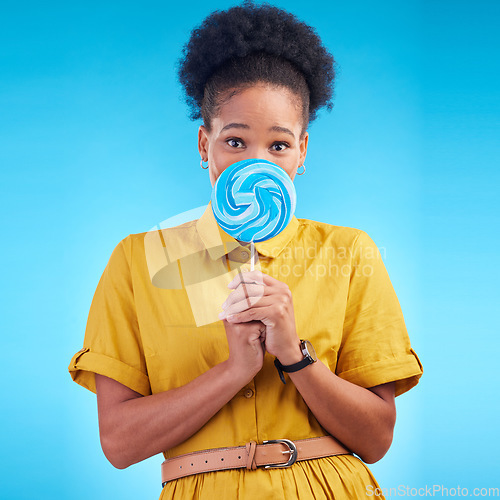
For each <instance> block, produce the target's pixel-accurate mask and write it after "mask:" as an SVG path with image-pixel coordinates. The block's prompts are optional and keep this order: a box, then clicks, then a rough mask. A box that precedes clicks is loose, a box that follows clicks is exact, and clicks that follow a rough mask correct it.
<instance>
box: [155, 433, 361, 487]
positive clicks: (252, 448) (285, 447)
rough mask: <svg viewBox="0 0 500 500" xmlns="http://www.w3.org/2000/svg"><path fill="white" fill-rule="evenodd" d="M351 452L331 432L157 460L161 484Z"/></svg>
mask: <svg viewBox="0 0 500 500" xmlns="http://www.w3.org/2000/svg"><path fill="white" fill-rule="evenodd" d="M346 454H351V452H350V451H349V450H348V449H347V448H345V447H344V446H342V445H341V444H340V443H339V442H338V441H337V440H336V439H335V438H333V437H332V436H322V437H317V438H311V439H299V440H297V441H290V440H288V439H275V440H270V441H264V442H263V443H262V444H257V443H256V442H255V441H250V442H249V443H247V444H246V445H245V446H235V447H233V448H216V449H212V450H203V451H195V452H193V453H187V454H186V455H180V456H178V457H174V458H169V459H167V460H165V461H164V462H163V463H162V464H161V481H162V486H165V484H166V483H167V482H168V481H172V480H173V479H179V478H181V477H186V476H190V475H191V474H200V473H202V472H213V471H218V470H226V469H239V468H243V467H246V468H247V469H256V468H257V467H264V468H265V469H271V468H276V467H278V468H283V467H290V466H291V465H293V464H294V463H295V462H296V461H297V460H311V459H314V458H323V457H329V456H332V455H346Z"/></svg>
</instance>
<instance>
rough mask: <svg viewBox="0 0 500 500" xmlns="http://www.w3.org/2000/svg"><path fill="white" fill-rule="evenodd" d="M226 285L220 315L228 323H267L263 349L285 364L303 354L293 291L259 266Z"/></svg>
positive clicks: (297, 359) (294, 361)
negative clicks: (257, 268) (296, 322)
mask: <svg viewBox="0 0 500 500" xmlns="http://www.w3.org/2000/svg"><path fill="white" fill-rule="evenodd" d="M228 287H229V288H233V289H234V291H233V292H232V293H231V294H229V297H228V298H227V300H226V302H225V303H224V304H223V309H224V311H223V312H222V313H221V314H220V315H219V318H221V319H224V318H225V319H226V321H227V322H228V323H242V322H247V321H252V320H260V321H261V322H262V323H263V324H264V325H265V326H266V334H265V338H264V342H265V348H266V350H267V351H268V352H269V353H270V354H272V355H273V356H276V357H277V358H278V359H279V360H280V362H281V363H282V364H284V365H291V364H293V363H297V362H298V361H300V360H301V359H302V358H303V355H302V353H301V351H300V339H299V337H298V336H297V331H296V329H295V315H294V310H293V302H292V292H291V291H290V289H289V288H288V285H287V284H286V283H283V282H281V281H279V280H277V279H275V278H273V277H271V276H269V275H267V274H264V273H263V272H261V271H259V270H254V271H248V272H243V273H239V274H238V275H237V276H236V277H235V278H234V279H233V281H231V283H229V285H228Z"/></svg>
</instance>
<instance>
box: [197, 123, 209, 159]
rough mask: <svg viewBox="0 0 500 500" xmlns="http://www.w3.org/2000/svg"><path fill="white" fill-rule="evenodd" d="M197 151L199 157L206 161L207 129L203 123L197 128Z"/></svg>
mask: <svg viewBox="0 0 500 500" xmlns="http://www.w3.org/2000/svg"><path fill="white" fill-rule="evenodd" d="M198 151H199V152H200V156H201V159H202V160H203V161H208V131H207V129H206V128H205V126H204V125H200V128H199V129H198Z"/></svg>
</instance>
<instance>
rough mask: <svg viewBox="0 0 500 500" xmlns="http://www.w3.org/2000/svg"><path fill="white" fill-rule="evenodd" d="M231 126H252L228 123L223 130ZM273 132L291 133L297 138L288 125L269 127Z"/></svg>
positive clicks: (247, 127)
mask: <svg viewBox="0 0 500 500" xmlns="http://www.w3.org/2000/svg"><path fill="white" fill-rule="evenodd" d="M230 128H245V129H249V128H250V127H249V126H248V125H247V124H246V123H228V124H227V125H226V126H225V127H223V128H222V130H221V132H224V130H228V129H230ZM269 130H270V131H271V132H283V133H284V134H288V135H291V136H292V137H293V138H294V139H295V134H294V133H293V132H292V131H291V130H290V129H288V128H286V127H280V126H279V125H273V126H272V127H270V128H269Z"/></svg>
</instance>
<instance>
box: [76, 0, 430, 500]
mask: <svg viewBox="0 0 500 500" xmlns="http://www.w3.org/2000/svg"><path fill="white" fill-rule="evenodd" d="M179 74H180V79H181V82H182V84H183V85H184V87H185V90H186V93H187V97H188V102H189V103H190V105H191V109H192V117H193V118H200V117H201V118H203V125H201V126H200V128H199V134H198V147H199V152H200V156H201V160H202V163H201V165H202V167H204V165H203V162H208V167H204V168H208V171H209V176H210V181H211V183H212V186H213V185H214V183H215V181H216V180H217V178H218V177H219V175H220V174H221V173H222V172H223V171H224V170H225V169H226V168H227V167H228V166H229V165H231V164H233V163H235V162H237V161H239V160H243V159H249V158H261V159H266V160H269V161H271V162H273V163H275V164H277V165H278V166H279V167H281V168H283V169H284V170H285V171H286V172H287V173H288V175H289V176H290V178H291V179H292V180H293V179H294V178H295V175H296V174H297V173H299V175H300V172H297V171H298V169H299V167H302V168H303V171H305V167H303V165H304V161H305V157H306V153H307V146H308V132H307V126H308V123H309V122H310V120H312V119H314V118H315V116H316V112H317V111H318V109H319V108H320V107H322V106H327V107H330V106H331V104H330V99H331V95H332V88H333V77H334V71H333V58H332V57H331V55H330V54H329V53H328V52H327V51H326V49H325V48H324V47H323V46H322V44H321V41H320V40H319V38H318V37H317V36H316V34H315V33H314V31H313V30H312V29H311V28H310V27H308V26H306V25H305V24H303V23H301V22H300V21H298V20H297V19H296V18H295V17H294V16H292V15H291V14H289V13H287V12H285V11H282V10H280V9H277V8H275V7H271V6H253V5H251V4H250V5H249V4H245V5H244V6H242V7H234V8H231V9H229V10H228V11H226V12H215V13H213V14H212V15H211V16H209V17H208V18H207V19H206V20H205V21H204V23H203V24H202V25H201V27H200V28H198V29H197V30H194V31H193V33H192V36H191V39H190V41H189V43H188V44H187V46H186V48H185V51H184V57H183V60H182V62H181V66H180V71H179ZM303 171H302V173H303ZM152 234H153V233H141V234H136V235H129V236H128V237H127V238H125V239H124V240H122V241H121V242H120V243H119V244H118V245H117V247H116V248H115V250H114V251H113V254H112V255H111V258H110V261H109V263H108V265H107V267H106V269H105V271H104V273H103V275H102V277H101V280H100V282H99V285H98V287H97V290H96V293H95V296H94V299H93V302H92V306H91V310H90V313H89V320H88V324H87V330H86V334H85V340H84V348H83V349H82V350H81V351H79V352H78V353H77V354H75V356H74V357H73V359H72V361H71V364H70V367H69V369H70V372H71V375H72V377H73V379H74V380H75V381H76V382H78V383H79V384H81V385H83V386H84V387H86V388H88V389H90V390H92V391H94V392H96V393H97V400H98V411H99V429H100V435H101V444H102V448H103V451H104V453H105V455H106V457H107V458H108V459H109V461H110V462H111V463H112V464H113V465H114V466H115V467H117V468H125V467H128V466H129V465H131V464H134V463H137V462H139V461H141V460H144V459H146V458H148V457H151V456H153V455H155V454H157V453H160V452H163V453H164V456H165V458H166V459H167V460H166V462H165V463H164V464H163V466H162V467H163V469H162V473H163V481H164V487H163V490H162V494H161V497H160V498H161V499H167V498H182V499H184V498H218V497H219V498H231V499H232V498H241V499H247V498H248V499H250V498H252V499H253V498H255V497H257V496H258V497H260V498H272V499H276V498H286V499H290V498H300V499H306V498H315V499H318V498H336V499H347V498H363V497H365V496H366V495H367V494H370V493H371V494H373V492H376V488H377V487H378V485H377V483H376V481H375V479H374V478H373V476H372V474H371V473H370V471H369V469H368V468H367V467H366V465H365V463H373V462H376V461H378V460H379V459H380V458H382V457H383V456H384V454H385V453H386V452H387V450H388V448H389V446H390V444H391V441H392V433H393V428H394V424H395V418H396V413H395V404H394V398H395V396H396V395H399V394H401V393H403V392H405V391H407V390H409V389H410V388H411V387H413V386H414V385H416V383H417V382H418V379H419V377H420V376H421V374H422V369H421V365H420V362H419V360H418V358H417V356H416V354H415V353H414V351H413V350H412V349H411V347H410V342H409V338H408V334H407V332H406V328H405V324H404V319H403V316H402V313H401V309H400V306H399V302H398V300H397V297H396V295H395V293H394V290H393V288H392V285H391V282H390V279H389V277H388V275H387V271H386V269H385V267H384V264H383V262H382V260H381V257H380V253H379V252H378V249H377V247H376V245H375V244H374V243H373V241H372V240H371V238H370V237H369V236H368V235H367V234H366V233H365V232H363V231H361V230H358V229H354V228H348V227H341V226H332V225H330V224H325V223H320V222H316V221H311V220H308V219H297V218H295V216H294V217H293V218H292V220H291V221H290V223H289V224H288V226H287V227H286V228H285V229H284V230H283V231H282V232H281V233H280V234H278V235H277V236H275V237H273V238H271V239H270V240H267V241H263V242H260V243H256V244H255V247H256V250H257V252H258V259H259V261H258V266H257V269H255V270H254V271H248V265H247V264H248V257H249V254H248V252H246V251H245V250H246V248H247V247H246V245H245V243H243V242H239V241H237V240H234V238H232V237H230V236H229V235H228V234H226V233H225V232H224V231H222V229H221V228H220V227H218V226H217V224H216V222H215V219H214V216H213V214H212V211H211V205H210V204H209V205H208V207H207V209H206V211H205V213H204V214H203V216H202V217H200V219H197V220H195V221H191V222H189V223H186V224H183V225H181V226H177V227H175V228H171V229H169V230H165V231H161V236H158V238H157V240H155V241H156V243H157V244H158V245H160V248H161V253H162V258H163V259H164V260H163V261H162V263H161V265H159V266H157V267H155V263H157V262H158V258H157V256H156V257H152V253H153V250H152V248H153V247H152V246H151V241H152V240H151V235H152ZM160 241H161V243H160ZM165 256H166V257H165ZM153 268H154V269H153ZM159 269H160V271H158V270H159ZM221 283H222V285H221ZM229 292H230V293H229ZM314 351H316V354H315V352H314ZM273 440H279V442H278V443H268V444H265V443H266V442H267V441H273ZM354 454H356V455H357V456H358V457H360V458H358V457H357V456H355V455H354ZM266 464H267V466H268V467H267V468H266ZM269 465H270V467H269Z"/></svg>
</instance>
